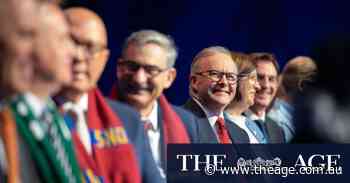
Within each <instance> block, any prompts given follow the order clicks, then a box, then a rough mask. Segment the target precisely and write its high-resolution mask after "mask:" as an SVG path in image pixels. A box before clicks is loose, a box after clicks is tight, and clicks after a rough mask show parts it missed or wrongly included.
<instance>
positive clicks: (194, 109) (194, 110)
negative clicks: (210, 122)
mask: <svg viewBox="0 0 350 183" xmlns="http://www.w3.org/2000/svg"><path fill="white" fill-rule="evenodd" d="M181 107H182V108H183V109H185V110H186V111H188V112H190V113H191V114H193V115H194V116H196V117H197V118H206V115H205V112H204V111H203V110H202V108H201V107H200V106H199V105H198V104H197V103H196V102H195V101H194V100H193V99H192V98H189V99H188V100H187V101H186V103H185V104H183V105H182V106H181Z"/></svg>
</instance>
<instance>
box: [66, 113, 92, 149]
mask: <svg viewBox="0 0 350 183" xmlns="http://www.w3.org/2000/svg"><path fill="white" fill-rule="evenodd" d="M65 112H66V114H68V115H69V116H70V117H71V118H72V119H73V120H74V122H75V130H76V132H77V134H78V137H79V139H80V141H81V143H82V144H83V145H84V147H85V150H86V151H87V152H88V153H91V152H92V147H91V143H90V134H89V130H88V129H86V128H87V124H86V122H87V121H86V120H85V118H86V117H85V113H84V111H83V110H82V109H79V108H77V107H75V106H74V107H68V109H67V110H66V111H65Z"/></svg>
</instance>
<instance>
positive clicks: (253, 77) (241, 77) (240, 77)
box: [238, 73, 258, 82]
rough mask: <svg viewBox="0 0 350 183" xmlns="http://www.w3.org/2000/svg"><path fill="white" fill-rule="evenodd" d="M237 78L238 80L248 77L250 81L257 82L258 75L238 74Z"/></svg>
mask: <svg viewBox="0 0 350 183" xmlns="http://www.w3.org/2000/svg"><path fill="white" fill-rule="evenodd" d="M238 78H239V80H244V79H248V80H250V81H254V82H258V77H257V76H256V74H250V73H248V74H239V75H238Z"/></svg>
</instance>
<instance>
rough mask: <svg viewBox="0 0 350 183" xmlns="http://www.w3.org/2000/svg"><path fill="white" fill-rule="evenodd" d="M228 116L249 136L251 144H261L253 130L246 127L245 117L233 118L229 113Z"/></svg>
mask: <svg viewBox="0 0 350 183" xmlns="http://www.w3.org/2000/svg"><path fill="white" fill-rule="evenodd" d="M226 116H227V117H228V118H229V119H230V120H229V121H231V122H232V123H235V124H236V125H237V126H238V127H240V128H242V129H243V130H244V131H245V132H246V133H247V135H248V137H249V142H250V143H251V144H259V140H258V139H257V138H256V137H255V135H254V134H253V133H252V131H251V130H249V128H248V127H247V125H246V123H245V122H246V120H247V119H246V117H245V116H242V115H240V116H232V115H231V114H229V113H226Z"/></svg>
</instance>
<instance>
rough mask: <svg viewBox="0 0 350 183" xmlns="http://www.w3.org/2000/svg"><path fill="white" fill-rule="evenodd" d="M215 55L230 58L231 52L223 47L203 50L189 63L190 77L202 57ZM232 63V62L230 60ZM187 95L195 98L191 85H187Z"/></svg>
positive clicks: (195, 70)
mask: <svg viewBox="0 0 350 183" xmlns="http://www.w3.org/2000/svg"><path fill="white" fill-rule="evenodd" d="M217 53H222V54H225V55H229V56H230V57H231V51H230V50H229V49H227V48H225V47H223V46H210V47H208V48H204V49H203V50H201V51H200V52H199V53H197V55H196V56H195V57H194V58H193V60H192V63H191V76H193V75H194V74H195V73H196V72H197V70H198V64H197V63H198V60H200V59H201V58H204V57H209V56H212V55H214V54H217ZM232 62H234V61H233V60H232ZM189 95H190V96H192V97H197V95H196V92H195V91H194V90H193V88H192V83H191V82H190V84H189Z"/></svg>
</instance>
